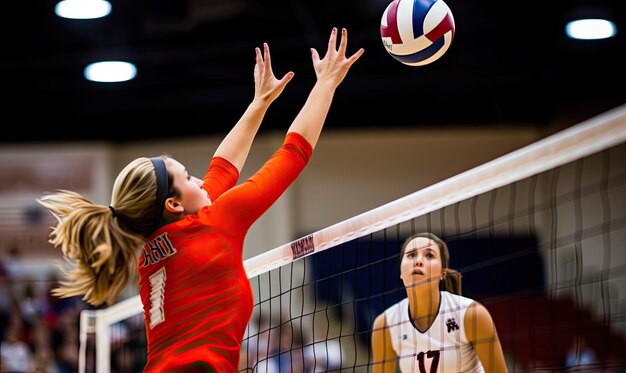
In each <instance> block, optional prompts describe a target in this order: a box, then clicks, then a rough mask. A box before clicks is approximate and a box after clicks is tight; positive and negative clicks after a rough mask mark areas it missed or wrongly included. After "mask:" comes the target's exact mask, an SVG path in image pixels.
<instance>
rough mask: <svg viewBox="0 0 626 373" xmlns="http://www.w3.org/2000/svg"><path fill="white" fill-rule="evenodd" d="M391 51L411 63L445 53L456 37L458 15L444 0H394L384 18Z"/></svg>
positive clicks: (383, 29) (382, 28)
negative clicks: (454, 15)
mask: <svg viewBox="0 0 626 373" xmlns="http://www.w3.org/2000/svg"><path fill="white" fill-rule="evenodd" d="M380 36H381V38H382V41H383V45H384V46H385V49H387V52H388V53H389V54H390V55H391V56H392V57H393V58H395V59H396V60H398V61H400V62H402V63H403V64H405V65H409V66H423V65H427V64H429V63H432V62H434V61H436V60H438V59H439V58H440V57H441V56H443V55H444V54H445V53H446V51H447V50H448V48H450V44H452V39H454V17H453V16H452V11H450V8H449V7H448V5H447V4H446V3H445V2H444V1H443V0H393V1H392V2H391V3H390V4H389V5H388V6H387V8H386V9H385V12H384V13H383V17H382V19H381V21H380Z"/></svg>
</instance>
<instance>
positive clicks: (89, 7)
mask: <svg viewBox="0 0 626 373" xmlns="http://www.w3.org/2000/svg"><path fill="white" fill-rule="evenodd" d="M54 12H55V13H56V15H57V16H59V17H63V18H73V19H92V18H100V17H104V16H107V15H109V13H111V3H109V2H108V1H106V0H62V1H60V2H59V3H57V5H56V6H55V7H54Z"/></svg>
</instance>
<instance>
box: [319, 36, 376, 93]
mask: <svg viewBox="0 0 626 373" xmlns="http://www.w3.org/2000/svg"><path fill="white" fill-rule="evenodd" d="M347 47H348V30H346V29H345V28H342V29H341V41H340V43H339V49H337V28H336V27H333V29H332V31H331V33H330V38H329V39H328V49H327V50H326V55H325V56H324V58H322V59H320V56H319V53H318V52H317V50H316V49H315V48H311V57H312V59H313V68H314V69H315V75H316V76H317V81H318V82H328V83H329V84H331V85H333V88H336V87H337V86H339V84H340V83H341V82H342V81H343V79H344V78H345V77H346V74H347V73H348V70H350V67H352V64H354V63H355V62H356V60H358V59H359V58H360V57H361V56H362V55H363V53H364V52H365V50H364V49H363V48H361V49H359V50H358V51H356V53H354V54H353V55H352V56H350V57H349V58H346V49H347Z"/></svg>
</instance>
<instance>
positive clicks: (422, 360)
mask: <svg viewBox="0 0 626 373" xmlns="http://www.w3.org/2000/svg"><path fill="white" fill-rule="evenodd" d="M440 294H441V302H440V304H439V311H438V312H437V316H436V317H435V320H434V321H433V324H432V325H431V326H430V328H428V330H426V331H425V332H424V333H422V332H420V331H419V330H417V328H416V327H415V326H414V325H413V323H412V322H411V320H410V318H409V300H408V298H404V299H403V300H401V301H400V302H398V303H396V304H394V305H393V306H391V307H389V308H387V310H385V319H386V321H387V326H388V327H389V333H390V335H391V345H392V347H393V350H394V351H395V352H396V355H397V356H398V365H399V367H400V371H401V372H402V373H459V372H464V373H465V372H476V373H478V372H484V371H485V370H484V368H483V366H482V364H481V362H480V359H479V358H478V355H476V351H475V350H474V347H473V346H472V345H471V344H470V342H469V341H468V340H467V336H466V335H465V328H464V327H465V325H464V319H465V312H466V311H467V307H468V306H469V305H471V304H472V303H474V301H473V300H472V299H470V298H466V297H463V296H460V295H456V294H452V293H449V292H447V291H441V292H440Z"/></svg>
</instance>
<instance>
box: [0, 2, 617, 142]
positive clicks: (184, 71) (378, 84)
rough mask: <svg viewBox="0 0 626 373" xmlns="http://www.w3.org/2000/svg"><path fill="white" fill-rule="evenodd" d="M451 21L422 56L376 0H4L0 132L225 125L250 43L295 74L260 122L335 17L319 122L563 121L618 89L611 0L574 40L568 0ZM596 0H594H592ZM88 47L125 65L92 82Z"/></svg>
mask: <svg viewBox="0 0 626 373" xmlns="http://www.w3.org/2000/svg"><path fill="white" fill-rule="evenodd" d="M445 1H446V3H447V4H448V6H449V7H450V8H451V10H452V12H453V15H454V19H455V24H456V35H455V39H454V41H453V42H452V45H451V47H450V49H449V50H448V52H447V53H446V54H445V55H444V56H443V57H442V58H441V59H439V60H437V61H435V62H434V63H432V64H430V65H428V66H422V67H410V66H406V65H403V64H401V63H400V62H397V61H396V60H394V59H393V58H392V57H391V56H389V55H388V54H387V52H386V51H385V49H384V47H383V45H382V42H381V39H380V33H379V24H380V18H381V15H382V13H383V11H384V9H385V8H386V6H387V4H388V2H389V1H388V0H360V1H356V0H283V1H279V0H267V1H252V0H187V1H184V0H132V1H129V0H110V2H111V4H112V6H113V10H112V13H111V14H110V15H109V16H108V17H105V18H102V19H95V20H70V19H61V18H58V17H56V16H55V15H54V6H55V3H56V0H14V1H12V2H11V3H9V2H3V10H2V22H0V24H1V26H0V27H2V33H1V35H2V47H1V50H2V54H3V56H2V58H1V60H0V69H1V72H2V83H3V84H2V91H3V92H2V93H3V98H2V101H1V102H2V114H3V118H4V119H3V120H2V122H3V128H4V130H3V135H2V140H1V141H2V142H25V141H47V140H52V141H68V140H71V141H74V140H111V141H125V140H137V139H150V138H157V137H177V136H183V137H186V136H195V135H205V134H216V133H226V131H227V130H228V129H230V127H231V126H232V125H233V124H234V123H235V121H236V120H237V119H238V117H239V115H240V114H241V113H243V110H244V109H245V107H246V106H247V104H248V103H249V102H250V100H251V98H252V95H253V87H254V85H253V76H252V72H253V67H254V47H256V46H260V45H261V44H262V42H264V41H267V42H268V43H269V45H270V48H271V51H272V59H273V62H274V71H275V73H276V75H277V76H282V74H284V73H285V72H287V71H288V70H293V71H294V72H295V73H296V76H295V77H294V80H292V81H291V83H290V84H289V85H288V86H287V88H286V90H285V92H284V93H283V95H282V96H281V97H280V98H279V99H278V100H277V101H276V102H275V103H274V105H273V106H272V107H271V108H270V111H269V112H268V114H267V116H266V119H265V121H264V124H263V126H262V131H265V130H274V129H286V128H287V127H288V125H289V123H290V121H291V119H292V118H293V117H294V116H295V115H296V113H297V111H298V109H299V108H300V106H301V105H302V103H303V102H304V100H305V99H306V95H307V93H308V90H309V88H310V87H311V86H312V85H313V82H314V74H313V69H312V66H311V61H310V53H309V47H311V46H313V47H316V48H318V50H320V51H323V50H324V47H325V45H326V42H327V37H328V33H329V31H330V29H331V27H333V26H338V27H347V28H348V32H349V40H350V42H349V52H354V51H355V50H356V49H357V48H358V47H364V48H365V54H364V55H363V57H362V58H361V59H360V60H359V61H358V62H357V63H356V64H355V65H354V66H353V68H352V71H351V72H350V74H349V75H348V77H347V78H346V80H345V81H344V83H343V84H342V85H341V86H340V88H339V90H338V92H337V94H336V96H335V102H334V104H333V107H332V109H331V112H330V115H329V117H328V120H327V128H363V127H382V126H387V127H402V126H415V127H419V126H439V125H458V126H461V125H474V124H486V125H492V126H501V125H516V124H520V125H521V124H524V125H526V124H531V125H535V126H538V127H544V126H545V127H547V126H553V125H554V124H555V123H557V124H558V125H559V126H569V125H572V124H575V123H577V122H579V121H581V120H584V119H587V118H589V117H592V116H594V115H596V114H599V113H602V112H604V111H606V110H608V109H612V108H614V107H616V106H619V105H621V104H622V103H625V102H626V88H625V87H626V77H625V76H626V74H625V69H626V56H624V55H625V54H626V53H624V52H626V48H625V45H626V44H625V37H624V34H625V33H626V23H625V20H624V15H626V13H625V12H624V11H625V9H626V5H625V3H626V2H624V1H623V0H597V1H595V2H594V3H595V4H596V5H604V6H606V8H605V10H608V11H610V12H612V13H610V14H609V16H610V17H611V18H612V20H614V22H615V23H616V24H617V27H618V34H617V36H616V37H614V38H611V39H605V40H599V41H573V40H570V39H567V38H566V37H565V35H564V33H563V29H564V25H565V21H566V19H567V17H568V14H569V13H570V12H571V11H572V10H573V7H574V5H577V4H580V3H581V2H580V1H573V0H572V1H570V0H568V1H558V0H557V1H545V2H519V1H518V2H509V1H488V0H472V1H464V0H445ZM601 2H602V4H601ZM98 59H125V60H129V61H131V62H134V63H135V64H136V65H137V67H138V75H137V77H136V78H135V79H134V80H132V81H129V82H124V83H93V82H88V81H86V80H84V79H83V76H82V73H83V68H84V67H85V66H86V65H87V64H88V63H90V62H93V61H95V60H98Z"/></svg>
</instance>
